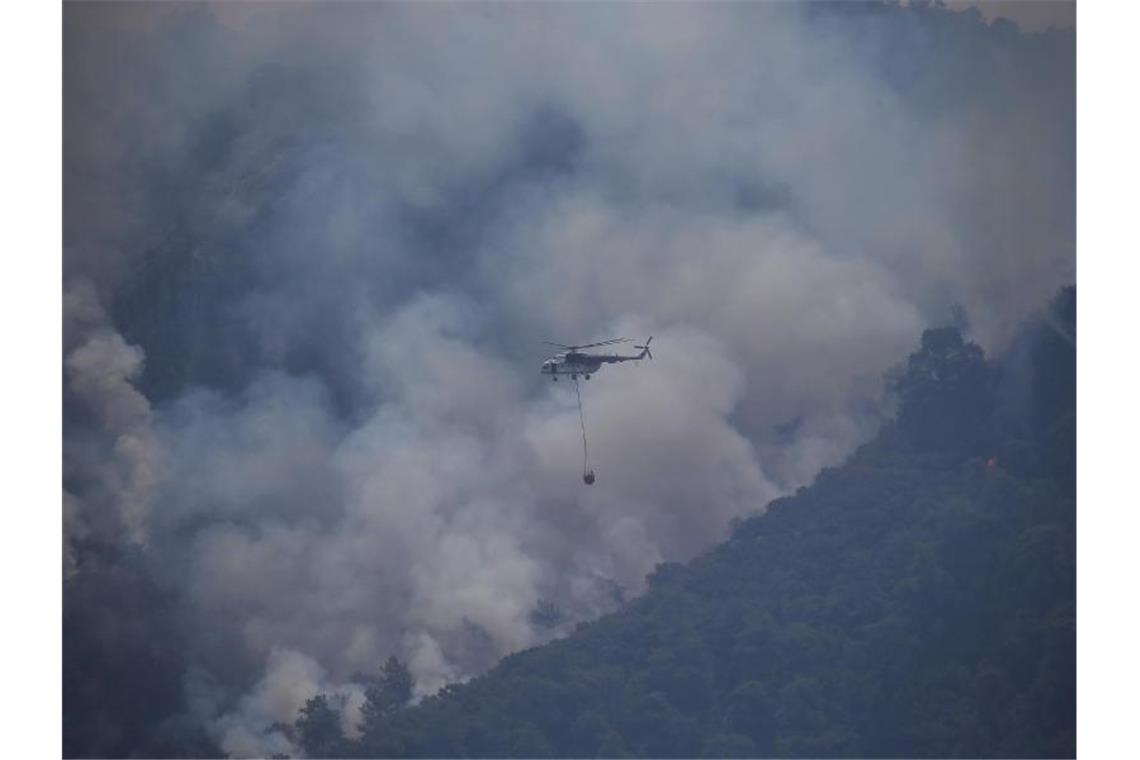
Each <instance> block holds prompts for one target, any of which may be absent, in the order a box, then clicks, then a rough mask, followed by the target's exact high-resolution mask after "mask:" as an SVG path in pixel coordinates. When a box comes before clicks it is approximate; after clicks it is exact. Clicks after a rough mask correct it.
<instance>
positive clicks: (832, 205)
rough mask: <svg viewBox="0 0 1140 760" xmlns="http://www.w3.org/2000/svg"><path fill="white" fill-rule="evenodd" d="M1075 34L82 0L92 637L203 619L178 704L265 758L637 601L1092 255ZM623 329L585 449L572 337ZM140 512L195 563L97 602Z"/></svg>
mask: <svg viewBox="0 0 1140 760" xmlns="http://www.w3.org/2000/svg"><path fill="white" fill-rule="evenodd" d="M1074 75H1075V60H1074V33H1073V32H1072V30H1067V31H1050V32H1047V33H1034V34H1029V33H1022V32H1021V31H1019V30H1018V29H1017V28H1016V27H1014V26H1012V25H1010V24H1008V23H1003V24H993V25H991V24H989V23H987V22H986V21H985V20H984V19H983V18H982V17H981V15H980V14H979V13H977V12H976V11H967V12H961V13H957V12H950V11H946V10H944V9H938V8H929V9H923V8H897V7H887V6H873V5H864V4H841V5H838V6H829V5H822V4H804V5H793V4H784V3H778V4H777V3H772V4H769V3H757V4H715V5H711V6H709V5H701V6H698V5H681V4H661V5H658V4H628V5H609V4H584V5H578V4H533V5H531V4H527V5H518V4H487V5H484V4H463V5H451V4H442V3H431V4H423V5H414V6H413V5H406V4H377V5H370V4H367V5H366V4H355V3H346V4H335V5H331V6H314V5H307V4H281V5H263V4H248V3H241V4H224V5H223V4H219V5H182V4H154V5H144V4H134V3H130V4H100V3H83V4H79V3H70V4H67V5H66V6H65V9H64V271H65V282H64V311H65V314H64V317H65V327H64V339H63V349H64V356H63V372H64V378H65V397H64V409H65V429H64V438H65V440H64V444H65V447H64V451H65V463H64V465H65V466H64V513H65V535H64V540H65V547H66V550H65V567H64V578H65V649H66V648H67V647H76V648H77V649H76V651H82V652H88V651H91V652H96V653H97V652H100V651H104V650H106V649H108V648H110V649H115V648H118V647H128V646H130V641H131V640H132V639H131V638H130V637H131V636H132V635H137V636H139V637H140V638H144V639H145V638H148V637H149V638H150V639H153V638H154V636H155V635H157V634H155V632H164V631H167V630H170V629H172V628H176V629H177V630H178V631H179V635H178V637H177V639H176V640H174V639H171V640H169V642H168V644H169V647H172V648H176V649H177V657H175V658H173V660H172V661H170V662H166V661H164V665H163V667H164V668H165V671H163V675H162V677H163V678H167V679H169V680H170V682H171V683H175V684H177V692H178V694H179V695H180V696H179V697H177V698H171V699H170V700H169V705H167V704H165V703H164V704H163V709H164V710H166V712H165V713H163V714H161V715H159V716H158V717H160V718H163V719H167V722H166V723H163V724H162V725H163V726H166V725H167V724H170V722H171V721H174V722H176V723H177V722H178V721H181V722H182V723H186V722H189V723H192V724H194V725H197V726H201V727H202V728H203V730H204V731H205V733H206V734H208V735H209V737H210V738H211V739H212V740H213V741H215V742H217V744H218V746H220V747H221V748H222V749H224V750H225V751H227V752H230V753H231V754H234V755H237V756H256V755H268V754H272V753H274V752H279V751H285V752H296V751H297V749H296V747H292V746H291V745H290V742H289V738H288V736H287V735H286V733H283V732H282V731H281V730H279V729H278V728H274V727H273V724H274V723H275V722H277V721H283V722H286V723H289V722H291V721H292V720H293V719H294V718H295V717H296V711H297V709H298V708H299V707H300V706H301V705H302V704H303V703H304V701H305V699H307V698H308V697H310V696H312V695H314V694H315V693H317V692H318V691H325V692H329V693H337V694H340V695H342V696H343V698H344V699H345V700H346V704H347V705H349V706H350V707H353V706H358V705H359V704H360V702H361V700H362V687H361V686H360V685H359V684H360V679H359V676H358V674H360V673H362V672H363V673H367V672H374V671H375V670H376V668H377V667H378V665H379V664H380V663H381V662H382V661H383V660H384V659H385V658H386V657H387V656H389V655H392V654H394V655H396V656H398V657H400V658H401V659H402V660H404V661H406V662H407V663H408V665H409V667H410V669H411V672H412V674H413V675H414V677H415V681H416V690H417V693H418V694H420V695H423V694H428V693H433V692H434V691H435V690H436V689H438V688H439V687H440V686H441V685H443V684H445V683H448V682H451V681H455V680H460V679H463V678H467V677H470V676H471V675H473V674H476V673H478V672H480V671H482V670H483V669H485V668H487V667H489V666H490V665H491V664H493V663H494V662H495V661H496V660H497V659H498V658H499V657H501V656H503V655H504V654H507V653H509V652H512V651H516V650H518V649H520V648H523V647H527V646H530V645H533V644H535V643H538V642H540V641H542V640H544V639H546V638H549V637H550V636H552V635H557V634H559V633H561V632H564V631H565V630H566V626H569V625H570V624H571V623H572V621H574V620H580V619H586V618H590V617H593V616H596V615H598V614H601V613H603V612H605V611H607V610H609V609H612V608H613V607H614V605H615V604H616V603H617V600H618V599H619V598H620V596H621V593H622V592H623V591H624V593H626V594H633V593H637V592H638V591H639V590H640V589H641V588H642V587H643V583H644V576H645V575H646V573H648V572H650V571H651V570H652V569H653V567H654V566H655V564H656V563H658V562H661V561H666V560H670V561H672V560H683V559H687V558H689V557H692V556H693V555H694V554H696V553H698V552H700V551H701V550H702V549H705V548H707V547H709V546H710V545H711V544H712V543H714V542H715V541H716V540H718V539H719V538H720V537H722V536H723V535H724V533H725V530H726V528H727V525H728V523H729V522H730V520H731V519H732V518H733V517H736V516H740V515H743V514H747V513H750V512H753V511H755V510H758V509H761V508H763V506H764V505H765V504H766V503H767V501H768V500H770V499H771V498H773V497H775V496H777V495H779V494H781V493H784V492H786V491H788V490H789V489H793V488H795V487H797V486H799V485H802V484H804V483H806V482H809V481H810V480H811V478H812V477H813V476H814V475H815V474H816V473H817V472H818V470H819V469H820V468H821V467H823V466H826V465H829V464H834V463H837V462H839V461H841V460H842V459H843V457H844V456H845V455H846V454H847V453H849V452H850V451H851V450H852V449H853V447H854V446H856V445H857V444H858V443H860V442H861V441H864V440H866V439H867V438H868V437H869V436H871V435H873V433H874V432H875V431H876V430H877V428H878V427H879V425H880V424H881V422H882V421H883V420H884V419H885V418H886V417H887V416H889V414H890V399H889V398H888V397H887V395H886V389H885V387H884V383H883V380H882V373H883V371H884V370H885V369H886V368H888V367H890V366H892V365H894V364H896V363H898V362H899V361H900V360H902V359H903V358H904V357H905V356H906V354H907V353H908V352H909V351H910V350H912V348H913V347H914V346H915V345H916V343H917V340H918V337H919V335H920V333H921V331H922V329H923V328H924V327H927V326H930V325H934V324H945V323H947V322H949V321H951V320H952V319H958V320H961V319H962V315H966V316H967V317H968V320H969V330H970V333H971V335H972V337H973V338H974V339H975V340H977V341H979V342H980V343H981V344H982V345H983V346H984V347H986V348H987V350H991V351H997V350H1000V349H1001V348H1002V347H1003V346H1004V345H1005V344H1006V342H1008V341H1009V340H1010V338H1011V337H1012V335H1013V333H1014V331H1015V330H1016V329H1017V327H1018V325H1019V324H1020V323H1021V321H1022V320H1023V319H1024V318H1025V317H1026V316H1028V314H1029V313H1030V312H1031V311H1033V310H1034V309H1036V308H1038V307H1039V306H1041V305H1042V304H1044V303H1045V302H1046V301H1047V300H1048V298H1049V297H1050V296H1051V295H1052V294H1053V293H1054V292H1055V291H1056V289H1057V288H1058V287H1059V286H1061V285H1063V284H1066V283H1069V282H1072V281H1074V279H1075V258H1074V227H1075V218H1074V176H1075V146H1074V133H1075V107H1074V89H1075V86H1074ZM615 335H621V336H628V337H631V338H636V339H637V340H638V341H639V342H640V340H642V339H644V338H645V337H646V336H648V335H653V336H654V343H653V347H654V351H655V354H654V355H655V360H654V361H653V362H648V361H647V362H644V363H642V364H641V365H629V364H627V365H616V366H610V367H606V368H604V369H603V370H602V371H601V372H600V373H599V374H598V375H597V376H596V377H594V378H592V379H591V380H590V381H589V382H588V383H585V384H584V385H583V398H584V401H585V413H586V424H587V426H588V428H589V434H590V454H591V460H592V461H593V463H594V465H595V467H596V469H597V472H598V481H597V483H596V484H595V485H594V486H592V487H589V488H586V487H583V485H582V483H581V472H580V466H581V455H582V452H581V438H580V433H579V429H578V413H577V407H576V402H575V398H574V394H573V388H572V387H571V385H570V384H569V383H559V384H557V385H554V384H551V383H550V382H549V381H548V380H546V381H545V382H544V379H543V378H540V377H539V376H538V374H537V369H538V366H539V364H540V363H541V361H542V360H543V359H544V358H545V355H544V350H543V349H544V347H543V345H542V344H541V341H542V340H544V339H550V340H556V341H563V342H571V341H585V340H592V339H599V338H608V337H611V336H615ZM109 547H111V548H113V549H114V550H115V551H109ZM121 551H126V552H132V554H131V556H132V557H136V559H133V560H131V562H132V564H131V567H132V568H134V569H133V570H132V572H134V573H136V574H138V575H139V576H141V577H143V578H145V579H146V583H147V584H153V586H154V588H155V589H156V590H155V591H154V593H156V594H159V595H161V596H162V598H164V599H166V600H167V603H166V604H164V605H163V606H162V607H161V611H158V610H155V611H153V613H152V614H153V616H155V618H156V620H155V622H154V625H153V628H151V629H147V628H146V625H147V624H148V622H147V621H146V620H142V621H136V622H137V626H141V629H140V630H137V631H136V632H135V634H130V633H123V634H121V637H120V638H116V637H115V636H114V635H112V636H110V637H109V638H108V637H106V636H104V637H103V638H100V639H99V640H98V641H99V643H97V644H96V643H92V642H93V641H94V639H93V638H91V637H92V636H93V633H92V632H93V631H94V630H95V629H96V628H98V630H100V631H106V630H111V631H116V630H119V629H118V628H116V627H115V626H114V625H111V624H110V622H108V623H107V626H106V627H100V626H102V625H103V622H105V621H103V618H101V617H100V612H99V609H100V605H99V599H100V597H99V595H100V594H107V595H113V594H116V593H119V590H121V589H119V590H117V588H118V587H117V586H116V585H115V584H116V583H118V581H116V580H114V579H115V578H118V577H119V576H117V575H108V576H107V577H108V578H110V579H111V580H108V581H107V582H106V583H94V582H84V577H85V576H94V575H96V574H99V573H106V572H110V571H109V570H108V569H107V568H108V566H109V565H111V564H113V563H114V560H111V559H108V557H114V556H118V555H117V554H116V553H115V552H121ZM148 587H149V586H148ZM140 593H141V592H140ZM539 600H549V601H551V602H553V603H554V604H556V605H557V606H558V608H559V609H560V610H562V611H563V612H564V613H565V615H566V620H567V621H568V622H567V623H565V624H564V625H563V627H562V628H558V629H553V630H552V629H549V628H541V627H539V626H536V624H535V623H534V622H533V620H532V617H531V612H532V611H533V610H534V609H535V607H536V605H537V603H538V602H539ZM139 609H140V610H142V611H141V612H139V611H136V612H133V613H130V614H137V615H141V616H143V618H146V616H147V615H148V613H147V612H146V610H147V609H148V606H147V605H145V604H140V605H139ZM74 610H79V611H80V612H75V613H74V615H73V617H72V618H71V619H72V620H73V622H72V623H71V624H70V625H69V624H68V623H67V620H68V615H69V614H71V613H69V611H74ZM119 614H128V613H126V612H122V607H121V606H115V605H113V606H108V607H107V611H106V613H105V615H106V616H111V615H119ZM160 614H161V616H162V620H161V621H158V620H157V616H159V615H160ZM74 621H79V622H74ZM137 626H136V627H137ZM132 630H133V629H132ZM148 630H149V631H150V633H148ZM101 648H102V649H101ZM69 662H72V661H70V660H68V659H67V656H66V653H65V668H66V667H68V663H69ZM124 672H126V671H124ZM65 675H66V674H65ZM130 675H131V677H132V678H138V679H144V680H145V679H147V678H158V677H159V676H158V675H154V674H153V673H152V674H150V675H144V674H141V673H135V672H133V671H132V672H131V674H130ZM105 688H107V689H115V688H118V687H116V686H113V685H110V684H107V685H105ZM121 688H123V689H126V688H128V687H127V686H125V685H124V686H122V687H121ZM98 696H99V695H95V696H94V697H92V699H96V698H97V697H98ZM65 699H68V700H70V702H69V705H68V706H67V707H65V734H67V738H66V739H65V750H67V749H68V748H70V750H71V751H73V752H78V753H86V752H92V751H93V752H95V753H97V754H98V753H101V752H102V753H111V754H113V753H114V750H115V749H117V748H119V747H136V748H137V747H139V746H145V745H143V744H142V743H143V742H145V741H150V740H151V739H148V738H147V737H146V736H143V735H141V734H138V733H131V732H132V731H135V730H136V729H124V728H122V727H117V726H115V725H114V721H115V718H114V716H113V715H106V716H104V715H102V713H100V716H97V718H91V719H88V718H87V717H86V716H85V714H84V710H85V709H86V707H87V705H88V702H85V701H83V698H81V697H79V696H75V693H69V692H68V691H67V689H66V688H65ZM154 709H158V708H157V707H156V708H154ZM345 715H346V721H348V725H346V729H347V730H349V731H350V732H351V731H352V730H353V727H354V726H355V721H356V720H357V717H356V713H355V711H354V709H348V710H346V711H345ZM69 723H70V727H69ZM182 723H178V725H182ZM142 730H143V729H137V731H142ZM164 730H165V729H164ZM170 730H174V729H170ZM69 731H70V732H71V733H70V734H68V732H69ZM155 741H157V740H155ZM68 742H70V743H68ZM115 742H118V743H115ZM153 746H163V745H153Z"/></svg>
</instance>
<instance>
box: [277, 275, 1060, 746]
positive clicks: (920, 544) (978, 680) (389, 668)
mask: <svg viewBox="0 0 1140 760" xmlns="http://www.w3.org/2000/svg"><path fill="white" fill-rule="evenodd" d="M1075 335H1076V292H1075V289H1074V288H1070V289H1067V290H1065V291H1063V292H1062V293H1061V294H1060V295H1059V296H1058V297H1057V298H1056V299H1055V301H1054V303H1053V304H1052V305H1051V307H1050V309H1049V311H1048V313H1046V314H1045V315H1043V316H1042V317H1041V318H1040V319H1039V320H1037V321H1035V322H1034V323H1033V324H1032V325H1030V326H1029V327H1027V329H1026V330H1025V331H1023V333H1022V335H1021V337H1020V338H1019V339H1018V340H1017V341H1016V342H1015V344H1014V345H1013V346H1012V348H1011V349H1010V350H1009V352H1008V353H1007V355H1005V356H1004V357H1003V358H1002V359H1001V361H999V362H991V361H987V360H986V359H985V357H984V356H983V355H982V352H981V350H980V349H979V348H978V347H977V346H975V345H973V344H971V343H969V342H966V341H963V339H962V337H961V335H960V334H959V332H958V331H957V330H956V329H954V328H945V329H940V330H931V331H928V332H927V333H926V334H925V335H924V336H923V340H922V345H921V347H920V348H919V350H918V351H917V352H916V353H914V354H913V355H912V356H911V357H910V359H909V362H908V364H907V367H906V368H905V371H902V372H900V373H899V376H898V377H897V379H896V382H897V391H898V395H899V401H900V406H899V413H898V417H897V421H896V422H895V423H894V424H892V425H891V426H889V427H888V428H887V429H885V430H884V431H883V432H882V433H881V434H880V436H879V437H878V438H877V439H876V440H875V441H873V442H872V443H870V444H868V445H866V446H864V447H863V448H862V449H860V450H859V451H858V452H856V453H855V454H854V455H853V456H852V458H851V459H850V460H849V461H848V462H847V463H846V464H845V465H844V466H842V467H838V468H834V469H829V470H826V471H824V472H823V473H822V474H820V475H819V477H818V478H817V480H816V481H815V483H814V484H813V485H812V486H811V487H810V488H805V489H801V490H800V491H799V492H798V493H796V494H795V495H793V496H790V497H788V498H783V499H779V500H777V501H775V502H773V503H772V504H771V505H769V506H768V508H767V510H766V511H765V512H764V513H763V514H762V515H758V516H755V517H752V518H749V519H746V520H743V521H741V522H739V523H738V524H737V525H735V526H734V528H733V530H732V534H731V537H730V538H729V539H728V540H727V541H726V542H725V543H723V544H721V545H720V546H718V547H716V548H715V549H714V550H712V551H710V552H708V553H707V554H705V555H703V556H701V557H699V558H697V559H696V560H694V561H692V562H690V563H688V564H686V565H679V564H666V565H661V566H659V567H658V568H657V570H656V572H655V573H654V574H653V575H652V576H651V578H650V582H649V590H648V592H647V593H645V594H644V595H643V596H641V597H640V598H638V599H636V600H634V601H633V602H631V603H629V604H628V605H626V606H625V607H624V608H623V609H622V610H620V611H619V612H617V613H614V614H611V615H609V616H607V617H605V618H602V619H601V620H598V621H596V622H593V623H590V624H585V625H581V626H579V627H578V629H577V631H576V632H575V633H574V634H573V635H571V636H569V637H567V638H565V639H562V640H559V641H555V642H553V643H551V644H548V645H546V646H542V647H538V648H535V649H532V650H529V651H525V652H521V653H518V654H516V655H513V656H511V657H508V658H506V659H505V660H504V661H503V662H502V663H500V664H499V665H498V666H497V667H496V668H495V669H493V670H492V671H491V672H489V673H487V674H486V675H484V676H482V677H480V678H477V679H475V680H473V681H471V682H469V683H467V684H464V685H454V686H449V687H447V688H445V689H444V690H443V691H442V692H440V693H439V694H438V695H437V696H433V697H430V698H428V699H425V700H423V701H422V702H421V703H420V704H418V705H415V706H406V703H407V701H408V698H409V696H410V694H411V689H410V683H409V682H408V679H407V673H406V670H405V669H404V668H403V667H402V666H401V665H400V663H398V662H396V661H395V660H390V661H389V662H388V663H387V665H386V667H385V669H384V671H383V672H382V674H381V675H380V677H378V678H377V679H376V681H375V682H374V683H373V685H372V688H371V689H370V691H369V701H368V703H367V705H366V707H365V711H364V714H365V721H364V726H363V734H362V736H361V737H360V738H359V739H352V740H350V739H346V738H345V737H344V736H342V735H341V733H340V728H339V716H338V714H337V706H336V704H335V700H332V699H328V698H325V697H318V698H316V699H314V700H310V702H309V704H308V705H307V706H306V708H305V710H304V711H303V713H302V715H301V716H299V719H298V721H297V723H296V725H295V726H294V727H293V730H294V731H295V733H296V736H297V738H298V740H299V741H300V743H301V744H302V746H304V747H305V748H306V751H308V752H309V753H310V754H311V755H314V756H320V755H358V756H384V757H399V756H433V757H448V756H454V757H492V756H506V757H543V756H570V757H599V756H601V757H621V756H640V757H684V756H703V757H749V756H781V757H807V756H812V757H820V756H824V757H827V756H880V757H901V756H921V757H930V756H939V757H949V756H953V757H961V756H1002V757H1022V756H1049V757H1053V756H1073V755H1075V752H1076V737H1075V717H1076V716H1075V709H1076V707H1075V705H1076V701H1075V700H1076V693H1075V686H1076V665H1075V660H1076V650H1075V635H1076V565H1075V482H1076V478H1075V429H1076V425H1075V422H1076V410H1075V360H1076V350H1075Z"/></svg>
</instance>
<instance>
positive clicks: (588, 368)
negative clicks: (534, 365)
mask: <svg viewBox="0 0 1140 760" xmlns="http://www.w3.org/2000/svg"><path fill="white" fill-rule="evenodd" d="M629 340H630V339H629V338H611V339H610V340H603V341H599V342H598V343H585V344H583V345H580V346H568V345H566V344H564V343H554V342H553V341H549V340H547V341H543V342H544V343H546V344H547V345H551V346H557V347H558V348H561V349H564V350H563V351H562V352H561V353H558V354H555V355H554V356H552V357H551V358H549V359H547V360H546V361H544V362H543V363H542V370H541V373H542V374H544V375H550V379H551V380H553V381H554V382H558V376H559V375H569V376H570V379H571V380H577V379H578V375H582V376H583V377H585V378H586V379H587V380H589V379H590V375H592V374H593V373H595V372H597V371H598V370H599V369H601V366H602V365H603V364H617V363H618V362H636V361H641V360H642V359H644V358H645V357H649V358H650V359H652V358H653V354H651V353H649V343H650V341H652V340H653V336H652V335H650V336H649V337H648V338H647V339H646V341H645V345H643V346H634V348H637V349H640V350H641V353H639V354H636V355H633V356H622V355H621V354H588V353H585V352H584V351H583V349H587V348H598V347H601V346H612V345H614V344H616V343H628V342H629Z"/></svg>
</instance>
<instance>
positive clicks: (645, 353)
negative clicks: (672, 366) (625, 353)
mask: <svg viewBox="0 0 1140 760" xmlns="http://www.w3.org/2000/svg"><path fill="white" fill-rule="evenodd" d="M652 341H653V336H652V335H650V336H649V337H648V338H647V339H646V340H645V345H644V346H634V348H639V349H641V356H639V357H637V358H638V359H641V358H643V357H646V356H648V357H649V358H650V359H652V358H653V354H652V353H650V352H649V344H650V343H651V342H652Z"/></svg>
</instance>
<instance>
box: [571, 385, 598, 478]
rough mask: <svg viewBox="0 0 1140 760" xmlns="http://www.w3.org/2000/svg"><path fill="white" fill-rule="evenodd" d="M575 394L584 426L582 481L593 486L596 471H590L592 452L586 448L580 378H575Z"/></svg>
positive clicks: (579, 417)
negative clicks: (579, 385)
mask: <svg viewBox="0 0 1140 760" xmlns="http://www.w3.org/2000/svg"><path fill="white" fill-rule="evenodd" d="M574 393H575V394H577V396H578V422H579V423H581V425H582V480H583V481H585V483H586V485H593V483H594V471H593V470H592V469H590V451H589V449H588V448H587V447H586V415H585V414H584V413H583V412H582V391H581V389H580V388H579V387H578V376H577V375H575V376H574Z"/></svg>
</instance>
